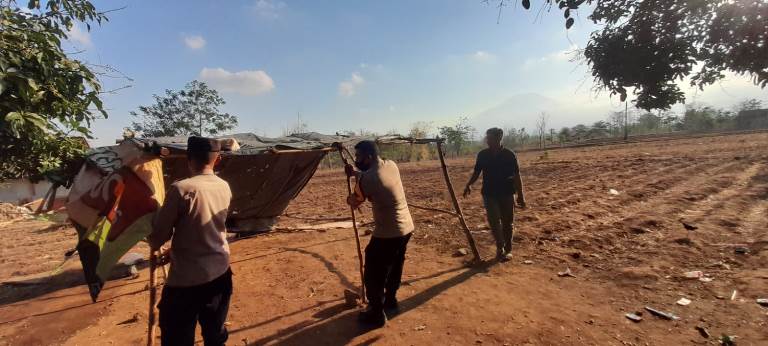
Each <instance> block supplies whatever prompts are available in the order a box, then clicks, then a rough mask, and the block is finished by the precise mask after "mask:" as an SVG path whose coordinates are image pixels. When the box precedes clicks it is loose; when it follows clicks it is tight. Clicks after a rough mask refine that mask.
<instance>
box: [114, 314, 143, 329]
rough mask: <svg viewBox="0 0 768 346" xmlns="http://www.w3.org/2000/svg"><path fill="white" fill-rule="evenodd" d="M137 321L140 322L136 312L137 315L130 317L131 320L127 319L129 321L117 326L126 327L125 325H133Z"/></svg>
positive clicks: (139, 316)
mask: <svg viewBox="0 0 768 346" xmlns="http://www.w3.org/2000/svg"><path fill="white" fill-rule="evenodd" d="M139 321H141V315H140V314H139V313H138V312H137V313H135V314H133V317H131V318H129V319H127V320H125V321H123V322H120V323H118V324H117V325H118V326H121V325H126V324H134V323H136V322H139Z"/></svg>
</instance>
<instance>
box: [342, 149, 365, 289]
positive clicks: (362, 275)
mask: <svg viewBox="0 0 768 346" xmlns="http://www.w3.org/2000/svg"><path fill="white" fill-rule="evenodd" d="M343 150H344V146H343V145H341V144H339V145H338V151H339V156H341V162H343V163H344V165H345V166H346V165H347V164H348V162H347V159H346V158H344V152H343ZM351 180H352V178H351V177H349V176H348V177H347V192H348V196H351V195H352V182H351ZM349 210H350V212H351V213H352V228H353V229H354V230H355V244H356V245H357V261H358V263H359V264H360V301H362V302H363V303H365V269H364V268H365V267H364V266H363V251H362V249H361V247H360V231H358V229H357V217H356V216H355V208H354V207H353V206H349Z"/></svg>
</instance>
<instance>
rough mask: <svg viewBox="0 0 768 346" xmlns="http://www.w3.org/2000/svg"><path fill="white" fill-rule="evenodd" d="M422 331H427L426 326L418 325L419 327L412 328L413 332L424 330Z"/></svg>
mask: <svg viewBox="0 0 768 346" xmlns="http://www.w3.org/2000/svg"><path fill="white" fill-rule="evenodd" d="M424 329H427V326H426V325H424V324H422V325H420V326H416V327H414V328H413V330H415V331H417V332H418V331H421V330H424Z"/></svg>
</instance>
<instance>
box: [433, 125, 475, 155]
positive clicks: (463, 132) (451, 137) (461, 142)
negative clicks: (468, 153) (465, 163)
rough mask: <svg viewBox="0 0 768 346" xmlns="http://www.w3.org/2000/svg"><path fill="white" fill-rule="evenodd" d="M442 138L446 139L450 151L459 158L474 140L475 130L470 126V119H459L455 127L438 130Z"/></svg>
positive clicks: (443, 127) (444, 127)
mask: <svg viewBox="0 0 768 346" xmlns="http://www.w3.org/2000/svg"><path fill="white" fill-rule="evenodd" d="M438 131H439V132H440V137H443V138H445V141H446V143H447V144H448V147H449V150H450V151H451V152H453V153H454V155H456V156H458V155H461V154H462V150H464V149H466V148H467V145H468V144H469V143H470V142H471V140H472V135H473V134H474V132H475V128H474V127H472V125H469V119H468V118H466V117H464V118H459V120H458V121H457V122H456V124H455V125H454V126H442V127H440V128H439V129H438Z"/></svg>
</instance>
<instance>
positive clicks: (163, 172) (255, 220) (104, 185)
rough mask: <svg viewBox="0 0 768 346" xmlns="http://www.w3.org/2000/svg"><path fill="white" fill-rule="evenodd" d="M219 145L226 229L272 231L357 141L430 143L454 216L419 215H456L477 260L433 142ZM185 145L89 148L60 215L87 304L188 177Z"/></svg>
mask: <svg viewBox="0 0 768 346" xmlns="http://www.w3.org/2000/svg"><path fill="white" fill-rule="evenodd" d="M220 140H222V143H223V148H224V150H223V151H222V153H221V154H222V155H221V158H222V160H221V163H220V164H219V165H218V166H217V168H216V170H217V174H218V175H219V176H220V177H221V178H222V179H224V180H226V181H227V182H228V183H229V185H230V186H231V187H232V195H233V197H232V202H231V204H230V211H229V213H230V214H229V216H228V218H227V224H228V230H230V231H235V232H237V231H241V232H242V231H245V232H254V231H264V230H267V229H269V228H271V226H272V225H273V224H274V223H275V221H276V219H277V217H279V216H280V215H281V214H283V212H284V211H285V209H286V208H287V207H288V204H289V203H290V202H291V200H293V199H294V198H295V197H296V196H297V195H298V194H299V192H301V190H302V189H303V188H304V186H306V184H307V183H308V182H309V180H310V179H311V178H312V176H313V175H314V173H315V171H316V170H317V168H318V166H319V164H320V162H321V161H322V160H323V158H324V157H325V156H326V155H327V154H328V153H329V152H331V151H336V150H341V148H344V147H352V146H354V145H355V144H356V143H358V142H360V141H362V140H374V141H376V142H378V143H379V144H426V143H436V144H437V149H438V152H439V153H440V155H439V156H440V163H441V166H442V168H443V174H444V177H445V179H446V183H447V185H448V187H449V190H450V193H451V198H452V200H453V204H454V208H455V210H456V212H449V211H444V210H438V209H432V208H426V209H429V210H434V211H439V212H447V213H449V214H452V215H454V216H457V217H458V218H459V220H460V221H461V225H462V227H463V229H464V231H465V233H466V234H467V237H468V240H469V242H470V246H471V248H472V250H473V252H474V254H475V258H476V259H478V258H479V254H478V253H477V249H476V246H475V245H474V241H473V240H472V237H471V234H470V232H469V229H468V227H467V226H466V222H465V221H464V218H463V215H462V213H461V209H460V207H459V205H458V202H457V200H456V197H455V194H454V191H453V187H452V186H451V183H450V179H449V177H448V173H447V169H446V166H445V162H444V160H443V155H442V149H441V144H442V140H441V139H439V138H436V139H413V138H407V137H402V136H398V135H391V136H380V137H373V136H367V137H366V136H345V135H322V134H318V133H304V134H297V135H292V136H288V137H280V138H268V137H262V136H258V135H255V134H252V133H241V134H235V135H230V136H226V137H222V138H220ZM186 143H187V137H161V138H126V139H123V140H122V141H120V143H119V145H116V146H110V147H101V148H95V149H92V150H91V151H90V152H89V153H88V154H87V156H86V162H85V164H83V166H82V168H81V170H80V172H79V173H78V175H77V176H76V177H75V179H74V184H73V187H72V190H71V193H70V195H69V198H68V205H67V208H68V212H69V215H70V219H71V220H72V221H73V223H75V225H76V228H77V230H78V235H79V239H80V240H79V242H78V245H77V249H78V252H79V253H80V260H81V262H82V264H83V270H84V272H85V277H86V281H87V282H88V285H89V290H90V292H91V297H92V298H93V300H94V301H95V300H96V298H97V297H98V294H99V292H100V291H101V288H102V287H103V285H104V282H105V281H106V280H107V278H108V277H109V274H110V271H111V269H112V267H113V266H114V265H115V263H116V262H117V261H118V260H119V258H120V257H121V256H123V255H124V254H125V253H126V252H127V251H128V250H129V249H130V248H131V247H133V246H134V245H135V244H136V243H138V242H139V241H140V240H142V239H144V238H145V237H146V236H147V235H148V234H149V232H151V216H152V214H153V213H154V212H155V211H156V210H157V209H158V208H159V206H160V205H162V202H163V199H164V197H165V190H166V189H167V188H168V186H169V185H170V184H172V183H173V182H175V181H177V180H180V179H184V178H186V177H188V176H189V171H188V167H187V162H186ZM415 207H418V206H415Z"/></svg>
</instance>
